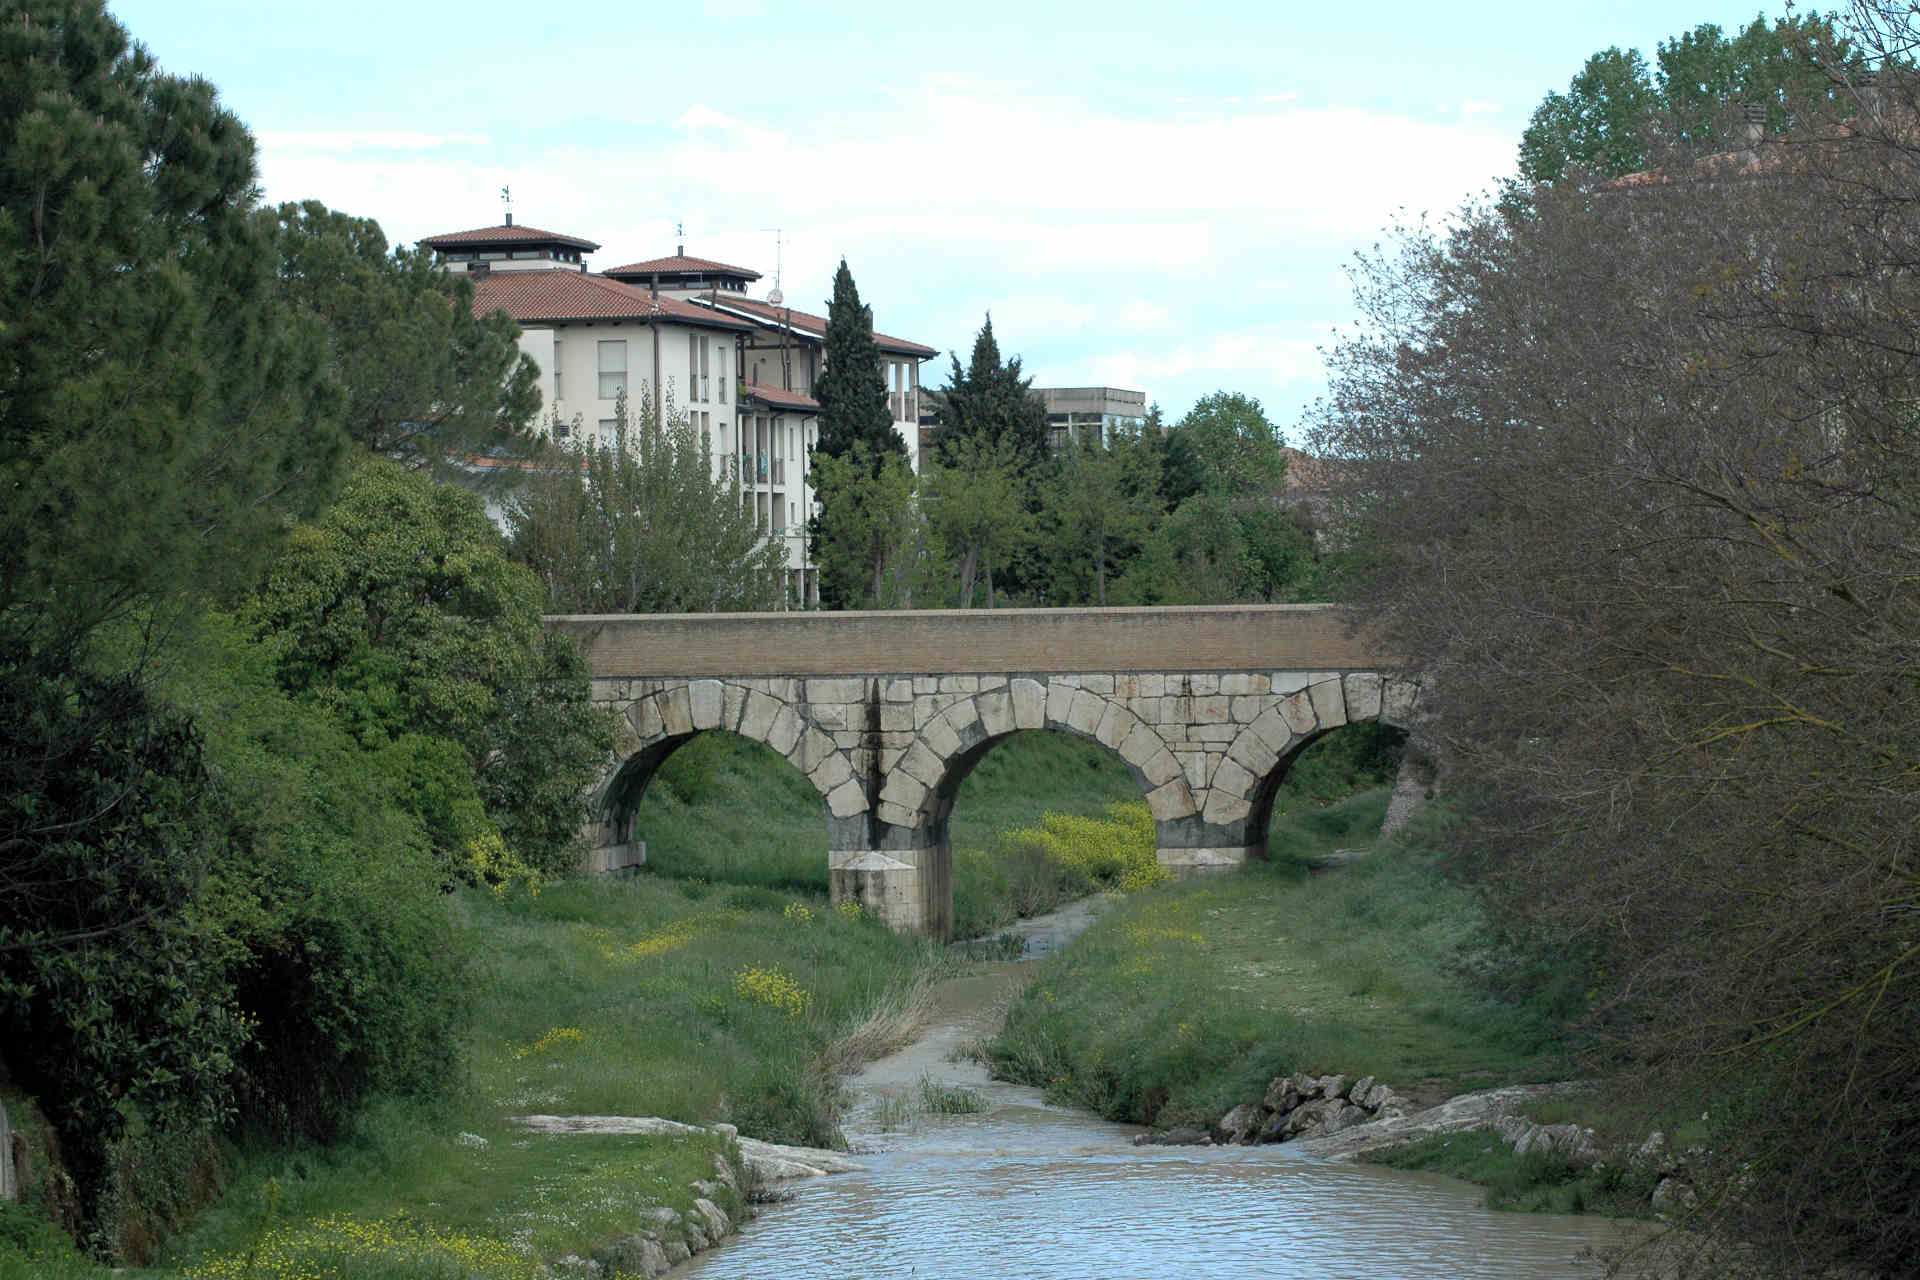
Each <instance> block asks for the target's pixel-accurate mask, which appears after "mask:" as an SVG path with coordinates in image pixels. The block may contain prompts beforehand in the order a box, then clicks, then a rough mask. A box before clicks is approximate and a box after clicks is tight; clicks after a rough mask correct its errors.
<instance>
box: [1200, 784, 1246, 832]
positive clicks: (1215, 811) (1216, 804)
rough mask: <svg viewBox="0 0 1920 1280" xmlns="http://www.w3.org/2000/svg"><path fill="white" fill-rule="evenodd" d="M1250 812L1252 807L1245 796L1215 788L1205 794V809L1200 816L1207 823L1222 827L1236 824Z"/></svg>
mask: <svg viewBox="0 0 1920 1280" xmlns="http://www.w3.org/2000/svg"><path fill="white" fill-rule="evenodd" d="M1252 812H1253V805H1252V803H1251V802H1250V801H1248V800H1247V798H1246V797H1245V796H1238V795H1234V794H1233V793H1232V792H1229V791H1222V790H1221V789H1220V788H1218V787H1215V788H1214V789H1213V790H1212V791H1211V792H1209V793H1208V794H1207V807H1206V808H1204V809H1202V810H1201V811H1200V816H1201V817H1203V818H1205V819H1206V820H1207V821H1208V822H1213V823H1219V824H1222V825H1224V824H1226V823H1229V822H1238V821H1240V820H1241V819H1242V818H1245V817H1246V816H1247V815H1248V814H1250V813H1252Z"/></svg>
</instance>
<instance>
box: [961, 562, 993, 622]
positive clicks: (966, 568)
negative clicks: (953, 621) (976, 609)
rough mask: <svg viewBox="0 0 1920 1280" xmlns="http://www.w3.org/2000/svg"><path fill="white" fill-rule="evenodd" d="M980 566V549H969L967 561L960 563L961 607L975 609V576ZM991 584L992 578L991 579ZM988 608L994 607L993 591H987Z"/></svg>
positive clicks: (990, 589)
mask: <svg viewBox="0 0 1920 1280" xmlns="http://www.w3.org/2000/svg"><path fill="white" fill-rule="evenodd" d="M979 565H980V548H979V547H968V548H967V556H966V559H964V560H962V561H961V562H960V607H961V608H962V609H971V608H973V575H974V572H975V570H976V569H978V568H979ZM989 582H991V578H989ZM987 597H988V607H989V608H991V607H992V597H993V589H992V588H991V587H989V588H988V589H987Z"/></svg>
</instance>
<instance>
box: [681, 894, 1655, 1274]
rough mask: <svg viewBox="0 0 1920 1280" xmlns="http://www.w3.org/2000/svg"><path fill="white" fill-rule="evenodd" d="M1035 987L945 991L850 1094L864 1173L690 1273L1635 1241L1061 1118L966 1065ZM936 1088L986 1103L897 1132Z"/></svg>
mask: <svg viewBox="0 0 1920 1280" xmlns="http://www.w3.org/2000/svg"><path fill="white" fill-rule="evenodd" d="M1086 913H1087V908H1086V907H1085V906H1081V907H1078V908H1070V909H1069V912H1068V913H1067V914H1066V915H1063V916H1056V917H1052V918H1049V919H1048V920H1045V921H1041V922H1036V923H1034V924H1030V925H1027V926H1026V927H1025V928H1026V932H1027V933H1028V934H1029V935H1030V939H1031V940H1030V942H1029V947H1030V949H1031V950H1033V951H1043V950H1045V949H1047V948H1048V947H1050V946H1053V945H1058V943H1059V942H1060V941H1062V940H1063V939H1064V938H1065V937H1067V936H1070V934H1071V933H1072V932H1074V931H1076V930H1077V929H1078V928H1079V927H1082V926H1083V925H1084V922H1085V918H1086ZM1024 976H1025V975H1024V973H1023V972H1022V966H1021V965H1020V964H1018V963H1004V964H992V965H987V966H984V967H983V971H981V972H979V973H977V974H974V975H970V976H967V977H964V978H958V979H955V980H953V981H951V982H948V983H945V984H943V985H942V987H941V989H940V991H939V992H938V995H937V999H936V1003H935V1008H934V1011H933V1014H932V1017H931V1018H930V1020H929V1022H928V1025H927V1028H926V1030H925V1031H924V1032H923V1034H922V1035H921V1037H920V1039H919V1040H917V1041H916V1042H915V1043H914V1044H912V1045H910V1046H908V1047H907V1048H906V1049H903V1050H901V1051H900V1052H899V1053H896V1054H894V1055H892V1056H891V1057H888V1058H884V1059H881V1060H880V1061H878V1062H875V1063H872V1064H871V1065H869V1066H868V1067H867V1068H866V1069H865V1070H864V1071H862V1072H861V1073H860V1074H859V1075H858V1076H857V1077H855V1078H854V1080H853V1081H851V1082H850V1084H851V1088H852V1090H853V1094H854V1101H853V1104H852V1105H851V1107H850V1109H849V1114H848V1119H847V1123H846V1126H845V1128H846V1133H847V1137H848V1139H849V1141H850V1142H851V1143H852V1146H853V1149H854V1151H855V1153H856V1158H857V1159H858V1160H859V1161H860V1163H861V1165H862V1168H861V1169H860V1170H859V1171H858V1172H854V1173H845V1174H839V1175H837V1176H834V1177H829V1178H822V1179H817V1180H814V1181H811V1182H808V1183H806V1184H803V1185H801V1186H799V1187H797V1188H795V1190H794V1195H793V1198H792V1199H791V1200H790V1201H788V1202H786V1203H784V1204H780V1205H776V1206H772V1207H769V1208H766V1209H764V1210H762V1212H761V1214H760V1216H759V1217H758V1218H756V1219H755V1220H754V1221H752V1222H749V1223H748V1224H746V1225H745V1226H744V1227H743V1228H742V1229H741V1231H740V1233H739V1234H738V1235H737V1236H736V1237H735V1238H733V1239H732V1240H730V1241H728V1242H726V1243H725V1244H722V1245H720V1246H719V1247H718V1248H715V1249H714V1250H712V1251H711V1252H709V1253H707V1254H705V1255H703V1256H702V1257H700V1258H699V1259H696V1260H695V1261H694V1262H693V1263H691V1264H689V1265H688V1266H686V1267H683V1268H682V1269H681V1270H680V1271H678V1272H676V1273H675V1274H676V1275H689V1276H691V1275H699V1276H700V1277H702V1280H720V1278H721V1277H752V1278H753V1280H770V1278H772V1277H782V1278H783V1280H784V1278H788V1277H822V1278H824V1277H834V1278H835V1280H838V1278H840V1277H849V1276H853V1277H867V1276H922V1277H938V1278H940V1280H948V1278H952V1280H963V1278H968V1277H992V1278H993V1280H1007V1278H1009V1277H1023V1278H1024V1277H1033V1278H1035V1280H1042V1278H1044V1280H1056V1278H1057V1280H1070V1278H1073V1280H1077V1278H1081V1277H1121V1276H1153V1277H1156V1278H1163V1277H1175V1276H1234V1277H1239V1276H1248V1277H1254V1276H1261V1277H1267V1276H1274V1277H1328V1278H1332V1277H1340V1278H1343V1280H1344V1278H1352V1280H1359V1278H1361V1277H1368V1278H1372V1277H1379V1278H1380V1280H1403V1278H1408V1277H1422V1276H1432V1277H1450V1278H1456V1277H1482V1276H1484V1277H1532V1276H1589V1277H1597V1276H1598V1275H1600V1274H1601V1269H1600V1267H1599V1266H1598V1265H1597V1264H1595V1263H1593V1262H1591V1261H1589V1260H1587V1259H1586V1258H1585V1257H1583V1255H1584V1254H1585V1253H1586V1251H1587V1250H1589V1249H1591V1248H1595V1247H1600V1246H1604V1245H1608V1244H1612V1243H1615V1242H1617V1241H1619V1240H1620V1239H1621V1233H1622V1231H1623V1228H1622V1227H1621V1226H1620V1225H1618V1224H1615V1223H1612V1222H1609V1221H1606V1220H1604V1219H1598V1218H1587V1217H1558V1216H1549V1215H1541V1214H1505V1213H1492V1212H1489V1211H1488V1210H1486V1209H1484V1208H1482V1207H1481V1204H1480V1191H1479V1189H1478V1188H1476V1187H1472V1186H1469V1185H1467V1184H1466V1183H1462V1182H1459V1181H1456V1180H1454V1179H1452V1178H1445V1177H1440V1176H1437V1175H1429V1174H1419V1173H1406V1172H1402V1171H1399V1170H1393V1169H1384V1168H1381V1167H1379V1166H1375V1165H1363V1164H1354V1163H1349V1162H1343V1161H1331V1160H1323V1159H1318V1158H1315V1157H1312V1156H1306V1155H1302V1154H1300V1153H1299V1152H1297V1151H1296V1150H1294V1149H1292V1148H1291V1147H1289V1146H1288V1145H1286V1144H1281V1145H1277V1146H1259V1147H1135V1146H1133V1145H1132V1138H1133V1136H1134V1135H1135V1134H1136V1133H1139V1132H1141V1130H1139V1129H1138V1128H1135V1127H1132V1126H1127V1125H1116V1124H1109V1123H1106V1122H1105V1121H1102V1120H1099V1119H1096V1118H1095V1117H1093V1116H1091V1115H1088V1114H1087V1113H1085V1112H1080V1111H1075V1110H1072V1109H1069V1108H1065V1107H1059V1106H1054V1105H1052V1104H1050V1103H1048V1102H1047V1101H1046V1100H1045V1098H1044V1097H1043V1095H1042V1094H1041V1093H1040V1091H1039V1090H1036V1089H1030V1088H1027V1087H1024V1086H1021V1085H1013V1084H1007V1083H1004V1082H1001V1081H995V1080H991V1079H989V1078H988V1076H987V1073H986V1070H985V1069H984V1068H983V1067H982V1066H980V1065H979V1064H978V1063H976V1062H973V1061H971V1060H967V1059H966V1058H965V1057H964V1050H965V1048H966V1046H967V1045H969V1044H971V1043H973V1042H974V1041H975V1040H977V1039H979V1038H980V1037H981V1036H983V1035H985V1034H987V1033H988V1032H989V1031H991V1030H992V1029H993V1028H994V1027H995V1026H996V1025H997V1023H998V1020H999V1018H1000V1017H1001V1016H1002V1014H1003V1013H1004V1009H1005V1002H1006V1000H1007V999H1008V998H1009V996H1010V995H1011V993H1012V992H1013V991H1014V990H1015V989H1017V987H1018V985H1019V983H1020V982H1021V981H1022V980H1023V979H1024ZM923 1077H926V1078H930V1079H932V1080H934V1081H937V1082H939V1083H941V1084H947V1085H953V1086H961V1087H965V1088H969V1089H973V1090H975V1091H977V1092H978V1093H979V1094H980V1095H982V1097H984V1098H985V1100H986V1102H987V1104H988V1105H987V1109H986V1110H985V1111H984V1112H981V1113H978V1114H973V1115H924V1114H923V1115H921V1116H919V1117H917V1118H915V1119H913V1120H912V1121H911V1122H910V1123H908V1124H906V1125H904V1126H899V1127H886V1124H885V1122H886V1121H887V1120H889V1119H894V1120H897V1119H898V1106H897V1100H899V1099H901V1098H911V1097H914V1096H917V1094H918V1091H919V1085H920V1081H921V1079H922V1078H923ZM890 1101H891V1102H893V1104H894V1105H892V1106H890V1105H889V1104H890Z"/></svg>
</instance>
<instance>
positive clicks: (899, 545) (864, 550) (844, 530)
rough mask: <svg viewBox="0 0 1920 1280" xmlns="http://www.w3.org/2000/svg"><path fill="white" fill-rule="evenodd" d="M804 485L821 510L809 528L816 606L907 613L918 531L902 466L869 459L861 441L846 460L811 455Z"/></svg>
mask: <svg viewBox="0 0 1920 1280" xmlns="http://www.w3.org/2000/svg"><path fill="white" fill-rule="evenodd" d="M889 433H891V428H889ZM896 439H897V437H896ZM810 483H811V484H812V485H813V491H814V494H815V496H816V497H817V499H818V500H819V502H820V515H819V517H818V519H817V521H816V523H815V526H814V528H815V531H816V534H817V536H818V540H819V548H818V551H817V552H816V560H817V562H818V563H819V565H820V598H821V600H822V601H823V602H824V603H826V604H828V605H829V606H830V607H833V608H839V609H904V608H908V607H910V606H911V605H912V603H913V595H914V587H915V586H916V584H917V583H918V580H919V578H920V572H921V569H922V564H921V552H922V551H923V549H924V541H925V527H924V524H923V522H922V518H921V514H920V509H919V507H918V506H917V505H916V504H915V502H914V500H913V495H914V490H915V488H916V486H917V478H916V477H915V476H914V474H913V471H912V469H911V468H909V467H908V466H907V463H906V459H905V458H904V457H901V456H898V455H896V454H895V453H893V452H892V451H890V450H887V451H882V452H881V453H880V454H877V455H876V454H873V453H871V452H870V451H869V449H868V446H867V444H866V442H865V441H856V442H854V443H853V444H852V445H851V446H849V448H848V452H847V453H846V455H845V456H838V455H835V454H832V453H828V452H827V451H826V450H825V449H815V450H814V452H813V470H812V474H811V477H810Z"/></svg>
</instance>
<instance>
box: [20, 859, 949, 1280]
mask: <svg viewBox="0 0 1920 1280" xmlns="http://www.w3.org/2000/svg"><path fill="white" fill-rule="evenodd" d="M457 906H458V908H459V913H460V915H461V916H462V918H463V924H464V927H465V928H466V929H468V930H470V931H471V932H472V934H473V935H474V936H475V937H476V938H477V939H478V940H479V943H480V947H479V949H480V961H479V965H478V974H477V977H476V990H475V991H474V993H473V1003H474V1006H475V1021H474V1024H473V1029H472V1034H471V1042H470V1045H469V1048H468V1054H467V1080H468V1083H467V1087H466V1088H465V1090H464V1091H463V1092H462V1093H461V1095H460V1096H457V1097H453V1098H447V1099H443V1100H441V1101H440V1102H439V1103H437V1104H434V1105H422V1104H403V1103H399V1102H392V1101H389V1102H385V1103H383V1104H381V1105H379V1106H376V1107H375V1108H373V1109H372V1110H370V1111H369V1112H368V1113H367V1114H366V1115H365V1116H364V1117H362V1119H361V1120H360V1122H359V1123H358V1125H357V1126H356V1128H355V1129H354V1130H353V1131H352V1132H351V1133H349V1134H347V1135H345V1136H344V1137H343V1138H342V1139H341V1140H340V1141H338V1142H335V1143H333V1144H332V1145H329V1146H323V1147H322V1146H315V1147H307V1148H302V1149H297V1150H291V1151H290V1150H287V1149H285V1148H277V1149H275V1148H267V1147H264V1146H263V1147H257V1148H246V1149H242V1150H241V1151H239V1152H238V1153H237V1154H236V1162H235V1167H234V1170H233V1173H232V1180H231V1183H230V1186H229V1188H228V1191H227V1194H226V1195H225V1196H224V1198H223V1199H222V1200H221V1202H220V1204H219V1205H218V1206H217V1207H216V1208H215V1209H213V1210H212V1211H211V1212H209V1213H208V1214H207V1215H205V1217H204V1218H203V1219H202V1220H201V1221H200V1222H199V1223H198V1224H197V1225H196V1226H195V1227H194V1228H193V1229H192V1230H191V1231H189V1232H188V1233H187V1234H185V1235H184V1236H181V1237H178V1238H177V1239H176V1240H174V1241H173V1242H172V1244H171V1245H170V1246H169V1249H168V1252H167V1254H166V1263H167V1265H166V1267H165V1268H163V1269H161V1270H158V1271H156V1272H155V1274H185V1275H195V1276H202V1275H204V1276H240V1275H249V1274H257V1275H260V1276H263V1277H267V1276H271V1277H282V1278H291V1277H301V1276H314V1277H320V1276H327V1275H335V1274H350V1275H355V1276H383V1277H409V1278H411V1277H428V1276H431V1277H451V1276H487V1277H494V1276H522V1275H532V1274H534V1273H535V1270H536V1269H537V1267H538V1266H539V1265H540V1264H541V1263H542V1261H543V1260H551V1259H553V1258H557V1257H560V1256H563V1255H565V1254H568V1253H578V1254H581V1255H583V1256H585V1255H587V1254H590V1253H591V1251H592V1250H593V1249H594V1248H595V1247H597V1246H600V1245H604V1244H607V1243H608V1242H610V1241H612V1240H615V1239H618V1238H620V1237H622V1236H626V1235H630V1234H632V1233H633V1232H634V1231H635V1230H637V1229H638V1227H639V1226H641V1225H645V1223H646V1215H647V1214H648V1213H649V1212H650V1211H654V1210H659V1209H662V1208H665V1209H671V1210H675V1211H677V1212H680V1213H682V1214H686V1213H689V1212H691V1209H692V1199H693V1197H694V1195H695V1194H697V1193H696V1192H694V1191H692V1190H690V1189H689V1188H690V1184H691V1183H692V1182H693V1181H695V1180H696V1179H708V1180H717V1175H716V1164H715V1162H716V1160H718V1159H723V1158H724V1156H723V1154H722V1153H723V1146H724V1144H723V1143H722V1142H721V1141H720V1140H719V1139H718V1138H717V1137H714V1138H709V1137H705V1136H690V1137H680V1138H655V1137H624V1136H591V1135H565V1136H556V1135H541V1134H533V1133H528V1132H526V1131H524V1130H523V1129H521V1128H519V1127H518V1126H517V1125H515V1124H514V1123H513V1122H512V1120H511V1117H512V1116H515V1115H518V1114H522V1113H528V1112H533V1113H561V1114H565V1113H604V1114H617V1115H653V1116H663V1117H666V1118H668V1119H673V1120H681V1121H686V1122H691V1123H705V1122H713V1121H730V1122H732V1123H734V1124H736V1125H738V1126H739V1127H740V1129H741V1130H742V1132H744V1133H747V1134H749V1135H751V1136H754V1137H764V1138H769V1139H773V1140H776V1141H787V1142H807V1143H815V1144H830V1143H832V1142H833V1140H834V1139H835V1138H836V1136H837V1135H836V1127H837V1120H838V1117H839V1102H840V1099H839V1094H838V1089H837V1086H836V1084H835V1073H836V1071H837V1070H838V1069H839V1068H842V1067H844V1066H845V1065H847V1064H848V1063H849V1062H850V1061H852V1060H854V1059H857V1058H859V1057H860V1056H862V1054H863V1053H869V1052H874V1051H877V1050H880V1049H883V1048H886V1047H890V1046H891V1043H892V1042H893V1041H895V1040H897V1039H898V1035H899V1031H900V1028H901V1023H900V1020H899V1019H898V1017H897V1015H898V1014H899V1012H900V1010H901V1009H902V1007H903V1006H905V1005H907V1004H909V1003H910V1002H911V1001H912V999H913V998H914V996H915V993H916V992H917V991H918V990H920V989H921V988H922V986H923V985H924V982H925V981H926V980H927V979H928V977H929V976H930V975H932V974H933V973H934V972H936V971H938V970H939V969H940V968H941V966H943V965H944V964H945V963H946V961H945V959H944V957H943V956H941V955H940V954H939V953H938V952H937V951H936V950H935V949H933V948H929V947H927V946H926V945H924V944H921V943H917V942H914V941H912V940H909V939H906V938H902V937H900V936H898V935H896V934H893V933H891V932H889V931H888V930H887V929H885V928H883V927H882V926H880V925H879V924H878V923H876V922H874V921H873V920H871V919H869V918H866V917H864V916H861V915H860V914H859V913H857V912H837V911H834V910H833V909H831V908H830V907H829V906H828V905H827V903H826V901H825V900H824V899H823V898H822V897H820V896H819V895H796V894H791V893H788V894H779V893H775V892H773V891H771V890H768V889H764V888H757V887H752V886H722V885H712V884H704V883H698V882H692V881H668V880H658V879H652V880H650V879H644V878H642V879H634V880H624V881H609V880H598V881H579V882H569V883H564V884H557V885H551V886H548V887H547V888H545V889H543V890H541V891H540V893H539V894H538V895H536V896H532V897H526V896H516V895H514V894H512V893H509V894H507V895H505V896H502V897H495V896H494V895H492V894H490V893H487V892H485V891H480V890H469V891H466V892H463V893H462V894H461V895H460V896H459V898H458V901H457ZM712 1198H713V1199H714V1200H715V1201H716V1202H717V1203H719V1204H720V1205H721V1207H722V1208H724V1209H726V1210H727V1211H728V1212H729V1213H730V1214H736V1215H737V1213H738V1212H739V1211H740V1209H741V1208H742V1204H741V1201H740V1197H738V1196H737V1195H734V1194H732V1193H731V1192H729V1191H727V1190H726V1189H725V1188H724V1187H722V1188H721V1190H720V1191H719V1192H717V1193H715V1194H714V1195H713V1196H712ZM4 1226H5V1224H4V1223H0V1227H4ZM673 1229H677V1228H670V1229H669V1233H671V1230H673ZM25 1253H26V1250H25V1249H24V1248H15V1249H9V1248H7V1247H6V1246H5V1245H4V1244H0V1273H8V1272H7V1266H8V1263H7V1259H8V1258H9V1257H10V1258H12V1260H13V1265H14V1266H15V1267H16V1268H25V1272H24V1273H26V1274H40V1273H45V1274H60V1273H59V1272H58V1271H57V1270H55V1269H52V1268H54V1266H55V1264H54V1262H53V1260H52V1259H51V1258H49V1259H48V1261H47V1262H46V1263H44V1264H41V1263H35V1264H32V1265H30V1266H29V1265H28V1264H27V1263H26V1262H25V1261H24V1256H25ZM74 1265H76V1266H78V1264H74ZM86 1271H87V1268H86V1267H84V1266H78V1269H76V1270H74V1271H73V1272H72V1273H73V1274H84V1273H86Z"/></svg>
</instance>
